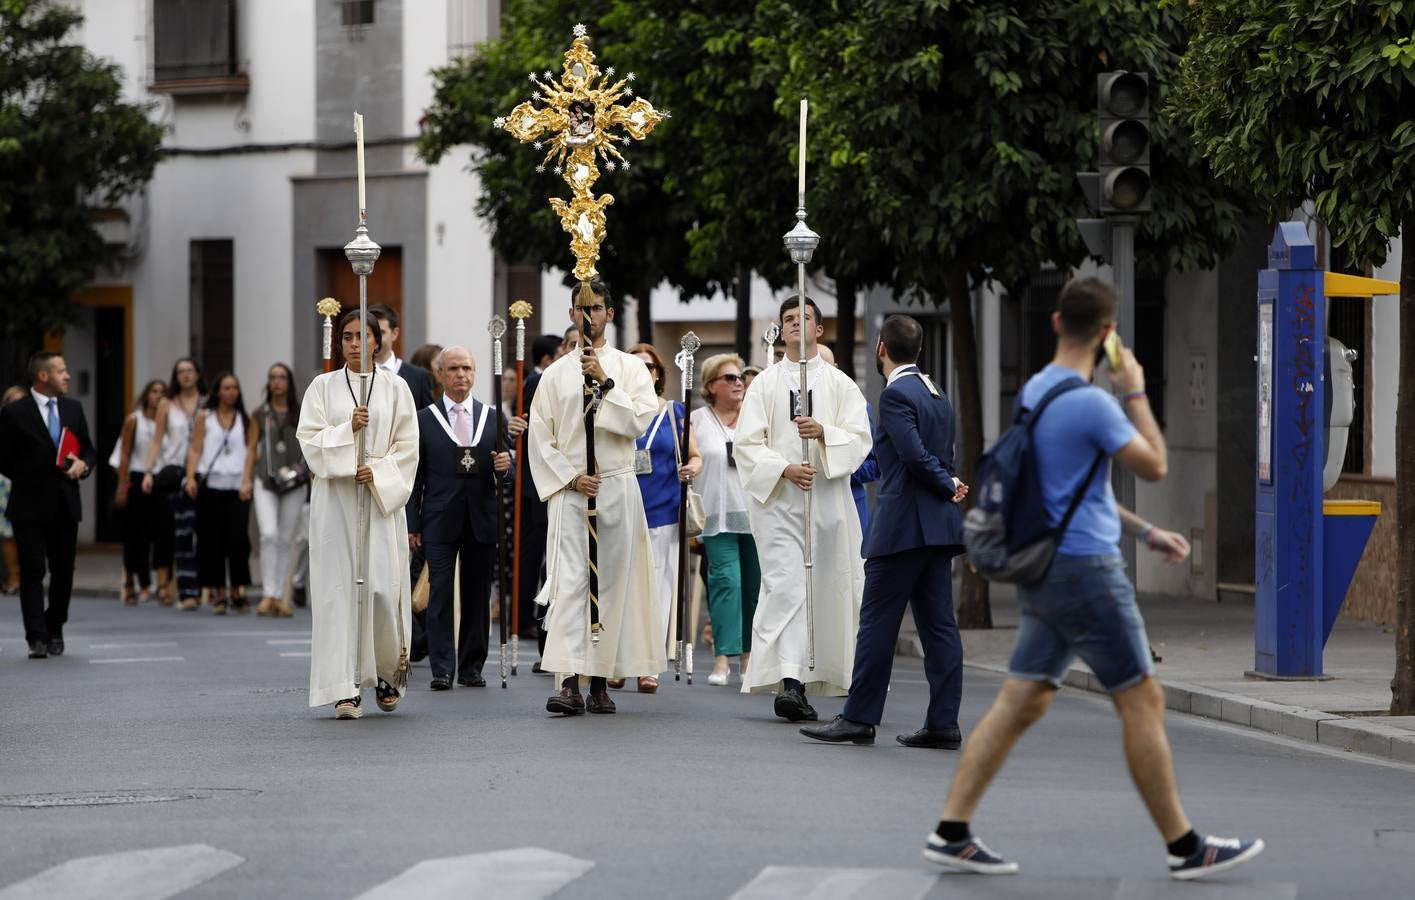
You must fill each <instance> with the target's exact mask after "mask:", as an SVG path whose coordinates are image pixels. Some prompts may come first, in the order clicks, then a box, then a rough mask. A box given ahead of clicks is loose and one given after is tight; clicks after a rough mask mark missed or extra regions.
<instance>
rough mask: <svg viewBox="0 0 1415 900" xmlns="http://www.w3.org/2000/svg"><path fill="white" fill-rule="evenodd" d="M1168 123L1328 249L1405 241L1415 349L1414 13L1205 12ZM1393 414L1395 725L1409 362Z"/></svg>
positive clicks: (1414, 452)
mask: <svg viewBox="0 0 1415 900" xmlns="http://www.w3.org/2000/svg"><path fill="white" fill-rule="evenodd" d="M1193 15H1194V17H1195V21H1194V23H1193V29H1194V32H1193V37H1192V39H1191V40H1190V43H1189V48H1188V50H1187V52H1186V53H1185V55H1184V60H1183V63H1182V67H1181V73H1182V78H1181V81H1180V85H1179V89H1178V90H1177V91H1176V92H1175V94H1174V95H1173V97H1172V99H1171V103H1170V111H1171V114H1172V115H1174V116H1176V117H1177V118H1178V119H1180V120H1181V121H1182V122H1184V123H1185V124H1187V126H1188V127H1190V128H1191V129H1192V130H1193V133H1194V136H1195V140H1196V142H1197V144H1198V146H1199V147H1200V148H1201V149H1202V151H1203V152H1204V154H1205V155H1206V156H1207V157H1208V158H1209V160H1210V161H1211V162H1212V164H1213V168H1214V171H1215V172H1216V173H1217V174H1218V176H1219V177H1220V178H1223V179H1225V180H1227V181H1229V182H1230V183H1232V184H1235V185H1238V186H1240V187H1242V188H1243V189H1245V190H1250V191H1252V192H1253V193H1254V194H1255V195H1256V196H1258V197H1260V198H1262V200H1263V201H1264V203H1265V204H1266V212H1267V213H1268V215H1269V217H1270V218H1271V219H1274V220H1280V219H1285V218H1287V216H1288V214H1289V213H1290V211H1291V210H1292V209H1294V208H1296V207H1298V206H1299V205H1301V204H1302V203H1303V202H1304V201H1306V200H1311V201H1312V202H1313V204H1314V206H1315V209H1316V213H1317V216H1318V217H1319V218H1320V219H1321V220H1322V221H1323V222H1325V224H1326V226H1327V229H1328V231H1329V232H1330V234H1331V239H1332V243H1333V244H1334V245H1335V246H1336V247H1337V248H1341V249H1343V250H1344V251H1345V253H1346V256H1347V258H1349V259H1351V260H1353V261H1355V262H1357V263H1358V264H1359V263H1378V262H1381V261H1383V260H1384V259H1385V257H1386V253H1387V251H1388V247H1389V242H1390V240H1391V238H1393V237H1395V236H1396V234H1397V233H1399V232H1401V231H1403V233H1404V240H1403V241H1402V244H1401V246H1402V254H1401V261H1400V262H1401V266H1400V269H1401V290H1400V344H1401V347H1402V348H1404V349H1406V350H1408V349H1409V348H1411V347H1415V240H1412V236H1415V180H1412V179H1411V173H1412V172H1415V114H1412V110H1415V3H1411V2H1402V0H1262V2H1258V0H1245V2H1239V0H1205V2H1203V3H1201V4H1198V6H1197V7H1196V10H1195V12H1194V13H1193ZM1398 391H1399V399H1398V401H1397V407H1396V485H1397V501H1396V507H1397V510H1396V514H1397V517H1398V521H1399V522H1400V523H1401V526H1402V527H1401V528H1400V529H1399V538H1398V540H1399V562H1398V564H1397V566H1398V568H1397V577H1396V584H1397V595H1396V605H1397V620H1398V621H1397V623H1396V673H1395V678H1394V680H1393V681H1392V702H1391V712H1392V713H1393V714H1395V715H1411V714H1415V597H1412V596H1411V593H1412V591H1415V527H1412V523H1415V353H1412V352H1402V353H1401V355H1400V374H1399V385H1398Z"/></svg>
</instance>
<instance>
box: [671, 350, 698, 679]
mask: <svg viewBox="0 0 1415 900" xmlns="http://www.w3.org/2000/svg"><path fill="white" fill-rule="evenodd" d="M678 346H679V351H678V355H677V356H675V357H674V358H673V361H674V362H675V363H677V364H678V371H679V372H681V373H682V376H683V377H682V379H681V381H682V385H683V424H682V436H681V440H680V441H679V443H678V449H679V457H678V459H677V460H676V461H675V462H676V463H677V465H678V466H680V467H681V466H685V465H687V464H688V457H689V455H690V454H689V450H688V448H689V447H690V446H691V445H690V443H689V441H690V439H691V438H692V435H693V428H692V423H691V418H692V412H693V368H694V364H695V363H694V358H693V356H694V354H696V353H697V352H698V350H699V349H701V348H702V346H703V342H702V341H701V340H700V339H699V338H698V336H697V335H696V334H694V333H693V332H691V331H690V332H688V333H687V334H685V335H683V339H682V340H681V341H679V344H678ZM688 490H689V485H688V482H686V481H683V480H682V479H681V478H680V479H679V484H678V610H677V612H678V615H677V619H678V627H677V650H676V652H675V653H674V654H673V680H674V681H677V680H678V675H679V673H680V672H683V671H686V672H687V673H688V683H689V684H692V683H693V633H692V631H691V629H690V628H689V627H688V621H687V620H688ZM684 634H687V640H686V642H685V641H684V637H683V636H684Z"/></svg>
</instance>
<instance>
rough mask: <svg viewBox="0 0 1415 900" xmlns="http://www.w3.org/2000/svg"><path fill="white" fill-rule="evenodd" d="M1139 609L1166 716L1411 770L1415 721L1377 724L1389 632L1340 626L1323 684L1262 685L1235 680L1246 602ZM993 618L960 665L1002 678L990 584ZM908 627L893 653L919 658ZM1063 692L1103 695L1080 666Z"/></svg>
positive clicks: (1005, 594) (1247, 661) (1173, 601)
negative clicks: (1195, 718) (1156, 658)
mask: <svg viewBox="0 0 1415 900" xmlns="http://www.w3.org/2000/svg"><path fill="white" fill-rule="evenodd" d="M1140 609H1141V611H1142V613H1143V614H1144V617H1145V627H1146V630H1147V631H1148V632H1149V635H1150V640H1151V642H1152V644H1153V646H1154V651H1155V652H1156V653H1157V654H1159V655H1160V657H1162V659H1163V661H1162V662H1160V663H1158V664H1156V666H1155V668H1156V671H1157V674H1158V675H1159V678H1160V680H1161V682H1162V683H1163V685H1164V688H1165V697H1166V700H1167V704H1168V706H1169V708H1170V709H1172V710H1176V711H1178V712H1184V713H1191V714H1193V715H1199V716H1207V717H1208V718H1211V719H1220V720H1222V721H1225V722H1231V723H1234V724H1237V725H1245V726H1248V727H1251V728H1259V729H1262V730H1264V731H1268V732H1272V733H1275V734H1281V735H1285V736H1287V737H1291V738H1296V739H1298V740H1304V741H1310V742H1312V743H1317V744H1324V745H1327V746H1330V747H1338V748H1341V749H1345V750H1350V751H1356V752H1359V753H1367V754H1371V755H1373V756H1379V757H1385V758H1388V759H1393V760H1397V761H1400V762H1408V763H1415V716H1388V715H1386V713H1387V712H1388V711H1389V709H1390V680H1391V676H1392V675H1393V674H1394V672H1395V634H1394V632H1393V630H1392V629H1391V628H1388V627H1384V626H1380V625H1373V624H1371V623H1369V622H1354V621H1347V620H1345V619H1339V620H1337V623H1336V627H1335V628H1334V629H1332V634H1331V638H1330V639H1329V640H1328V641H1327V646H1326V653H1325V655H1324V656H1323V668H1324V670H1325V672H1326V674H1327V675H1328V676H1331V679H1330V680H1328V681H1266V680H1262V679H1258V678H1252V677H1245V675H1244V673H1245V672H1246V671H1249V670H1251V669H1252V668H1253V604H1252V601H1251V600H1240V601H1237V602H1235V601H1231V600H1226V601H1225V602H1223V603H1221V604H1220V603H1215V602H1213V601H1211V600H1202V599H1197V598H1187V597H1141V598H1140ZM992 617H993V625H994V627H993V628H992V629H991V630H971V629H970V630H966V631H964V632H963V660H964V664H965V665H967V666H970V667H973V668H977V669H983V670H986V671H990V672H998V673H1005V672H1006V671H1007V661H1008V658H1009V656H1010V655H1011V650H1012V641H1013V638H1014V637H1015V636H1016V634H1017V622H1018V618H1019V616H1018V609H1017V601H1016V595H1015V592H1014V591H1013V589H1012V588H1011V587H1010V586H1005V585H993V588H992ZM906 618H907V617H906ZM909 624H910V626H911V627H910V628H909V631H908V633H906V634H904V635H901V638H900V647H899V652H900V653H903V654H908V655H922V651H921V649H920V647H919V643H918V638H917V637H916V636H914V635H913V629H912V624H913V623H912V622H910V623H909ZM1066 684H1067V685H1068V686H1070V687H1075V688H1081V689H1083V690H1088V691H1094V692H1097V693H1104V689H1103V688H1102V687H1101V686H1100V684H1099V683H1098V682H1097V681H1096V680H1095V678H1094V676H1092V675H1091V673H1090V671H1089V670H1088V669H1087V668H1086V667H1085V665H1084V664H1083V663H1080V662H1079V661H1078V662H1077V663H1076V665H1075V666H1073V668H1072V669H1071V671H1070V672H1068V673H1067V676H1066Z"/></svg>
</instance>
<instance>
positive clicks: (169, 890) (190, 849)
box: [0, 844, 245, 900]
mask: <svg viewBox="0 0 1415 900" xmlns="http://www.w3.org/2000/svg"><path fill="white" fill-rule="evenodd" d="M243 862H245V860H244V859H242V858H241V857H239V856H237V855H236V854H234V853H228V852H226V851H225V850H217V849H216V848H215V847H209V846H207V845H206V844H187V845H185V846H182V847H156V848H153V849H150V850H127V851H124V852H122V853H107V854H104V855H102V856H84V857H80V858H78V859H71V860H69V861H68V862H66V863H63V864H62V865H58V866H55V867H53V868H52V869H46V870H44V871H43V872H40V873H39V874H38V875H35V876H34V877H32V878H26V879H25V880H24V881H21V882H18V883H16V884H12V885H10V886H9V887H7V888H5V889H3V890H0V900H53V898H55V897H63V898H65V900H90V898H92V900H100V898H101V900H166V898H168V897H175V896H177V895H178V894H180V893H182V892H183V891H188V890H191V889H192V888H194V887H196V886H197V885H199V884H201V883H202V882H204V881H208V880H210V879H212V878H215V877H216V876H217V875H220V874H221V873H222V872H225V871H226V870H227V869H233V868H235V867H236V866H239V865H240V864H241V863H243Z"/></svg>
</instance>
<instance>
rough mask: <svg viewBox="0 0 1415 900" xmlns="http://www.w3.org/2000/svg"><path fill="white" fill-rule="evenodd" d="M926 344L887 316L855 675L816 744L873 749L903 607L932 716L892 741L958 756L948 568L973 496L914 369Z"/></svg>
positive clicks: (948, 415)
mask: <svg viewBox="0 0 1415 900" xmlns="http://www.w3.org/2000/svg"><path fill="white" fill-rule="evenodd" d="M923 338H924V331H923V328H922V327H920V325H919V323H918V322H916V321H915V320H913V319H911V318H910V317H908V316H890V317H889V319H888V320H886V321H885V323H884V327H883V328H881V329H880V340H879V345H878V346H877V347H876V349H875V357H876V367H877V368H878V369H879V371H880V374H881V375H884V376H885V377H886V384H885V388H884V392H883V393H882V394H880V398H879V426H878V427H877V428H876V429H875V431H876V434H875V450H876V452H877V453H878V455H879V468H880V473H881V475H880V483H879V490H878V491H877V492H876V494H875V502H876V508H875V514H874V516H872V517H871V519H870V530H869V533H868V534H867V535H866V537H865V545H864V556H865V594H864V598H863V600H862V602H861V604H860V630H859V633H858V636H857V637H856V642H855V667H854V672H853V675H852V677H851V682H850V696H849V697H848V698H847V699H846V701H845V709H844V711H843V713H842V714H841V715H838V716H836V717H835V718H834V719H833V720H831V721H830V722H826V723H824V724H820V725H810V726H807V727H805V728H802V729H801V733H802V734H804V735H806V736H807V737H812V738H815V739H817V740H821V741H831V742H835V743H840V742H844V741H851V742H853V743H856V744H873V743H874V741H875V726H876V725H878V724H879V722H880V718H881V715H882V714H883V712H884V700H885V695H886V692H887V691H888V690H889V675H890V670H891V669H892V668H893V665H894V646H895V642H896V641H897V640H898V638H899V626H900V623H901V622H902V621H903V619H904V607H905V606H912V607H913V609H914V622H915V624H916V625H917V626H918V629H919V639H920V641H921V642H922V643H923V646H924V673H925V674H926V676H927V677H928V680H929V709H928V713H927V715H926V717H925V719H924V727H923V728H921V729H919V730H918V731H917V732H915V733H914V734H910V735H899V736H898V737H897V738H896V740H898V741H899V743H901V744H903V745H904V746H906V747H936V748H944V749H957V748H958V746H959V744H960V743H961V741H962V735H961V733H960V732H959V729H958V705H959V702H960V700H961V697H962V692H963V645H962V643H961V642H960V641H959V638H958V625H957V623H956V622H955V621H954V618H953V573H952V563H953V557H954V556H957V555H958V554H959V553H961V552H963V516H962V514H961V513H960V512H959V509H958V503H959V501H961V500H962V499H963V498H964V497H965V496H967V494H968V487H967V485H965V484H963V483H962V482H961V481H959V480H958V479H957V478H955V477H954V475H953V407H952V406H951V405H949V402H948V398H947V397H946V396H944V393H943V391H941V390H939V388H938V387H937V386H936V385H934V383H933V382H932V381H930V380H929V378H928V376H927V375H925V374H924V373H922V372H920V371H919V367H918V366H917V365H916V364H915V363H916V362H917V360H918V358H919V351H920V349H921V348H922V347H923Z"/></svg>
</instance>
